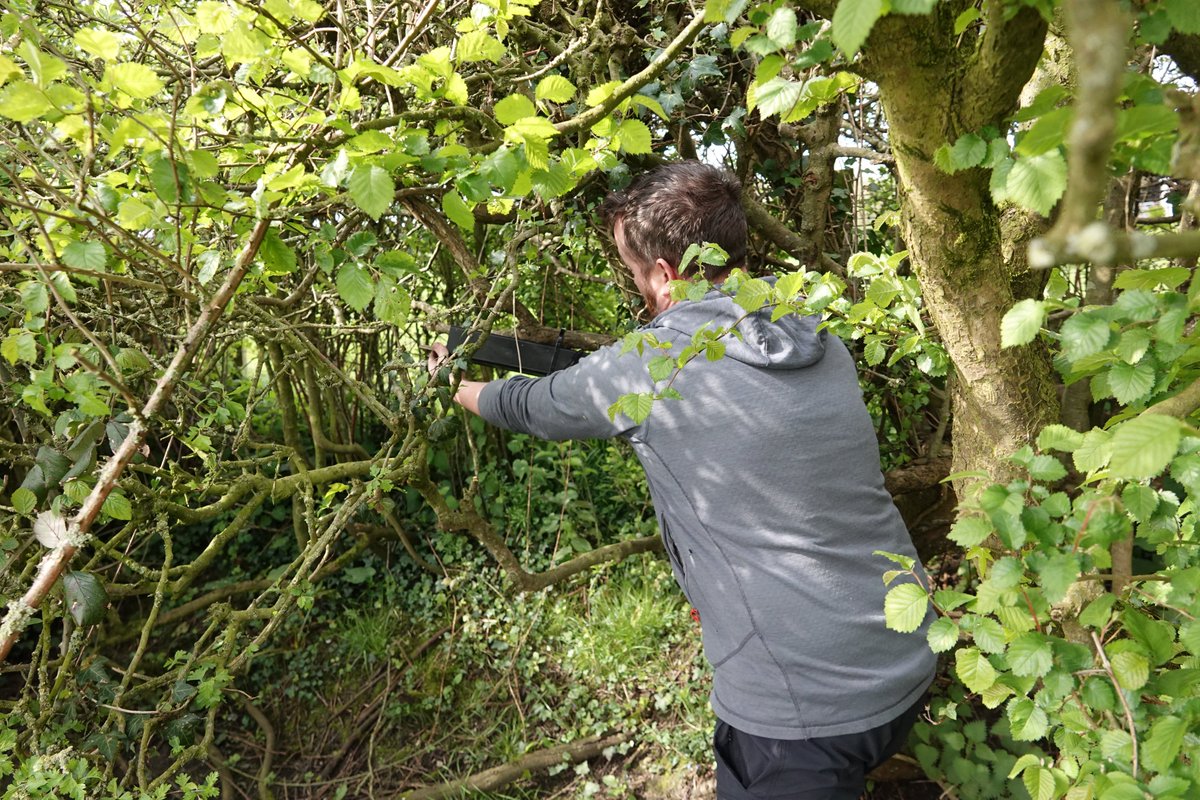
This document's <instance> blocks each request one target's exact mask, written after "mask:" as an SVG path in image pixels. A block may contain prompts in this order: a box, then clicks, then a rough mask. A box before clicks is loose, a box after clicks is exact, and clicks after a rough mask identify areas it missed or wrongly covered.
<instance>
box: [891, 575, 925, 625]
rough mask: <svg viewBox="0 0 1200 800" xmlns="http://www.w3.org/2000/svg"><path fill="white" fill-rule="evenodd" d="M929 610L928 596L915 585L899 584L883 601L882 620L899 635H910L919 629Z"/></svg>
mask: <svg viewBox="0 0 1200 800" xmlns="http://www.w3.org/2000/svg"><path fill="white" fill-rule="evenodd" d="M928 608H929V595H928V594H927V593H926V592H925V589H923V588H922V587H921V586H918V585H917V584H915V583H901V584H899V585H898V586H893V587H892V588H891V589H889V590H888V593H887V595H886V596H885V597H884V599H883V618H884V621H885V622H886V624H887V626H888V627H889V628H891V629H892V630H894V631H899V632H900V633H912V632H913V631H915V630H916V629H917V628H919V627H921V623H922V622H923V621H924V620H925V612H926V610H927V609H928Z"/></svg>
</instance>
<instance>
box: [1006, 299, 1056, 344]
mask: <svg viewBox="0 0 1200 800" xmlns="http://www.w3.org/2000/svg"><path fill="white" fill-rule="evenodd" d="M1045 321H1046V304H1045V303H1043V302H1042V301H1041V300H1032V299H1027V300H1022V301H1021V302H1019V303H1017V304H1016V305H1015V306H1013V307H1012V308H1010V309H1009V310H1008V313H1007V314H1005V315H1004V319H1002V320H1001V321H1000V346H1001V347H1016V346H1018V345H1022V344H1029V343H1030V342H1032V341H1033V340H1034V337H1036V336H1037V334H1038V331H1040V330H1041V329H1042V324H1043V323H1044V322H1045Z"/></svg>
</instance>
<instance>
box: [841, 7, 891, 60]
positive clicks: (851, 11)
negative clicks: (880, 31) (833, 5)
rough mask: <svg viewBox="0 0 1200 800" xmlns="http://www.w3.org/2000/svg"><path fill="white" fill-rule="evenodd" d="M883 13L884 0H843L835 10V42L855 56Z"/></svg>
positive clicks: (844, 51)
mask: <svg viewBox="0 0 1200 800" xmlns="http://www.w3.org/2000/svg"><path fill="white" fill-rule="evenodd" d="M882 13H883V0H841V2H840V3H838V6H837V9H836V10H835V11H834V12H833V32H832V38H833V43H834V44H836V45H837V46H838V47H839V48H841V51H842V52H843V53H845V54H846V55H848V56H851V57H853V56H854V54H855V53H857V52H858V51H859V48H861V47H862V46H863V42H865V41H866V40H867V36H868V35H870V33H871V28H873V27H875V21H876V20H878V19H879V15H880V14H882Z"/></svg>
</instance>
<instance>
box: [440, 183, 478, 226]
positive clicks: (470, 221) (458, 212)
mask: <svg viewBox="0 0 1200 800" xmlns="http://www.w3.org/2000/svg"><path fill="white" fill-rule="evenodd" d="M442 211H444V212H446V216H447V217H448V218H449V219H450V221H451V222H453V223H454V224H455V225H457V226H458V227H460V228H462V229H463V230H467V231H471V230H474V229H475V215H474V214H473V213H471V207H470V206H468V205H467V201H466V200H464V199H463V196H462V195H461V194H459V193H458V192H455V191H453V190H451V191H449V192H446V193H445V194H443V195H442Z"/></svg>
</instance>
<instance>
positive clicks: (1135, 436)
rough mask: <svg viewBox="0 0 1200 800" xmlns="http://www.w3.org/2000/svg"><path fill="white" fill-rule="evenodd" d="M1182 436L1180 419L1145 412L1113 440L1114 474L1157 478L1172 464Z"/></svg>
mask: <svg viewBox="0 0 1200 800" xmlns="http://www.w3.org/2000/svg"><path fill="white" fill-rule="evenodd" d="M1181 436H1182V431H1181V429H1180V425H1179V420H1177V419H1175V418H1174V417H1170V416H1167V415H1165V414H1145V413H1143V414H1141V415H1140V416H1138V417H1135V418H1133V419H1131V420H1128V421H1127V422H1123V423H1121V424H1120V425H1119V426H1118V427H1117V429H1116V431H1115V432H1114V433H1113V439H1112V463H1111V464H1110V469H1111V470H1112V473H1113V475H1115V476H1116V477H1118V478H1132V479H1135V480H1140V479H1142V478H1152V477H1154V476H1156V475H1158V474H1159V473H1160V472H1162V471H1163V470H1164V469H1166V467H1167V465H1168V464H1169V463H1171V459H1172V458H1173V457H1174V456H1175V451H1176V450H1177V449H1178V448H1179V440H1180V437H1181ZM1076 455H1078V454H1076Z"/></svg>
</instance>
